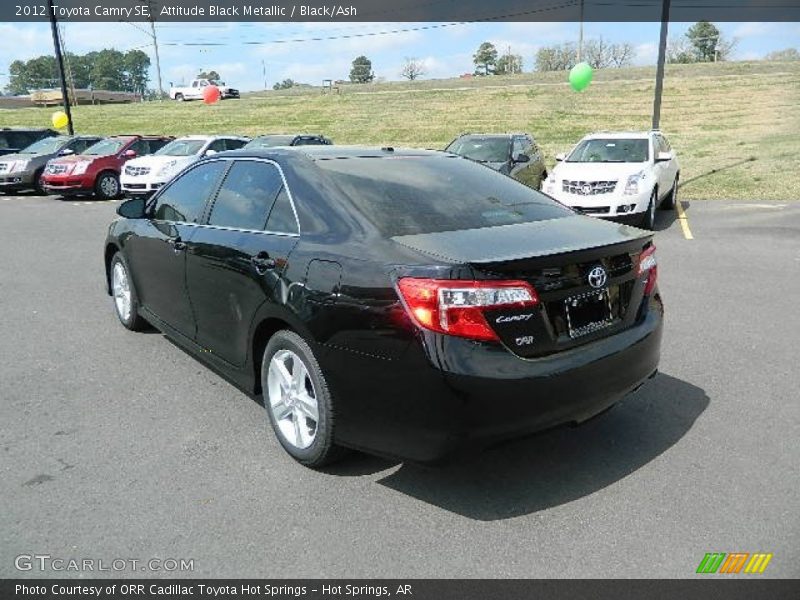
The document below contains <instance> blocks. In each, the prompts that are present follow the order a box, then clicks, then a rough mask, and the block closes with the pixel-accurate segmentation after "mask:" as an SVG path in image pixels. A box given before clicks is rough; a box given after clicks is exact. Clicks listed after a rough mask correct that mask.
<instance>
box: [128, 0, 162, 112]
mask: <svg viewBox="0 0 800 600" xmlns="http://www.w3.org/2000/svg"><path fill="white" fill-rule="evenodd" d="M139 2H141V3H142V4H146V5H147V9H148V10H147V13H148V15H149V17H148V20H149V21H150V33H148V32H147V31H144V30H143V29H140V28H139V27H136V29H140V31H144V33H146V34H147V35H149V36H150V39H152V40H153V50H154V52H155V55H156V76H157V77H158V100H159V102H160V101H161V100H163V99H164V86H163V84H162V83H161V59H160V58H159V56H158V36H157V35H156V19H155V17H154V16H153V0H139ZM131 25H133V23H131Z"/></svg>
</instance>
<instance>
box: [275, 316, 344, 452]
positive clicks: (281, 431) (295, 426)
mask: <svg viewBox="0 0 800 600" xmlns="http://www.w3.org/2000/svg"><path fill="white" fill-rule="evenodd" d="M261 387H262V389H263V391H264V407H265V408H266V410H267V414H268V416H269V421H270V424H271V425H272V429H273V430H274V431H275V435H276V436H277V438H278V441H279V442H280V444H281V446H283V449H284V450H286V452H288V453H289V454H290V455H291V456H292V458H294V459H295V460H296V461H298V462H299V463H301V464H303V465H305V466H307V467H311V468H318V467H322V466H324V465H326V464H329V463H331V462H332V461H334V460H336V459H337V458H339V457H340V456H341V455H342V449H341V448H339V447H338V446H336V445H334V443H333V430H334V415H333V398H332V397H331V393H330V390H329V389H328V384H327V381H326V380H325V376H324V374H323V373H322V369H321V368H320V366H319V363H318V362H317V359H316V357H315V356H314V353H313V351H312V350H311V347H310V346H309V345H308V344H307V343H306V341H305V340H304V339H303V338H302V337H300V336H299V335H297V334H296V333H294V332H293V331H288V330H285V329H284V330H282V331H278V332H277V333H276V334H275V335H273V336H272V338H271V339H270V341H269V343H268V344H267V348H266V350H265V351H264V358H263V360H262V362H261Z"/></svg>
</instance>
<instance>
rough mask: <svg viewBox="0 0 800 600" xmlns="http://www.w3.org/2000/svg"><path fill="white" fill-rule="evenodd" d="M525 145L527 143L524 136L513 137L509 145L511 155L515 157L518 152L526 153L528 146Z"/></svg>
mask: <svg viewBox="0 0 800 600" xmlns="http://www.w3.org/2000/svg"><path fill="white" fill-rule="evenodd" d="M526 146H527V144H526V143H525V139H524V138H520V137H515V138H514V143H513V144H512V146H511V157H512V158H517V156H519V155H520V154H527V153H528V152H527V150H528V148H527V147H526Z"/></svg>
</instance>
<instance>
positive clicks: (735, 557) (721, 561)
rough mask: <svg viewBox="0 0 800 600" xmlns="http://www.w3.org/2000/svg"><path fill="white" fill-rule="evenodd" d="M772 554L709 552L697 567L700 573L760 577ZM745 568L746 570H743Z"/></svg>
mask: <svg viewBox="0 0 800 600" xmlns="http://www.w3.org/2000/svg"><path fill="white" fill-rule="evenodd" d="M771 560H772V554H767V553H765V552H754V553H753V554H750V553H749V552H730V553H726V552H707V553H706V555H705V556H704V557H703V560H701V561H700V564H699V565H698V567H697V572H698V573H705V574H709V573H718V574H727V575H736V574H738V573H750V574H753V575H758V574H761V573H763V572H764V571H765V570H766V568H767V565H768V564H769V561H771ZM742 567H744V570H742Z"/></svg>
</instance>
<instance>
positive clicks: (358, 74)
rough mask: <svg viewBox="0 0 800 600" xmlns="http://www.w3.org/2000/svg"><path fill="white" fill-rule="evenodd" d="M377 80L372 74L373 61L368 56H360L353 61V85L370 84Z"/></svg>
mask: <svg viewBox="0 0 800 600" xmlns="http://www.w3.org/2000/svg"><path fill="white" fill-rule="evenodd" d="M373 79H375V74H374V73H373V72H372V61H371V60H370V59H368V58H367V57H366V56H363V55H362V56H358V57H356V58H355V60H353V68H352V69H350V81H352V82H353V83H369V82H370V81H372V80H373Z"/></svg>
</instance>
